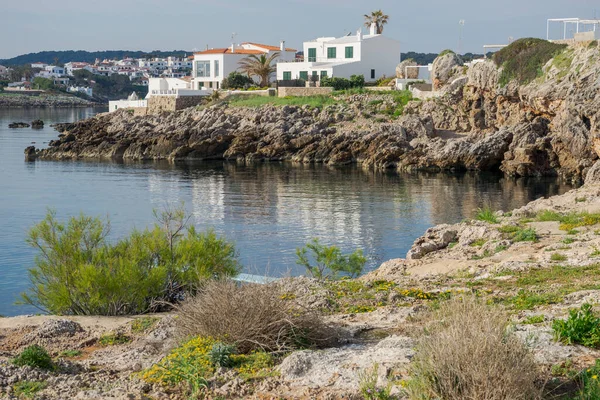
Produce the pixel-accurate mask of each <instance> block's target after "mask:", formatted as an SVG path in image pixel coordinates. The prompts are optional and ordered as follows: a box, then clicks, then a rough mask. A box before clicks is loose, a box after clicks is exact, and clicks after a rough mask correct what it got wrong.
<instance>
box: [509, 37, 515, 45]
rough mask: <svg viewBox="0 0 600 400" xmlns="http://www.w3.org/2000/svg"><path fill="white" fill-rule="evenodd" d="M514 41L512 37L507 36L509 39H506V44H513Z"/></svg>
mask: <svg viewBox="0 0 600 400" xmlns="http://www.w3.org/2000/svg"><path fill="white" fill-rule="evenodd" d="M514 41H515V38H514V37H512V36H509V37H508V44H511V43H512V42H514Z"/></svg>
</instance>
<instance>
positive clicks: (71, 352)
mask: <svg viewBox="0 0 600 400" xmlns="http://www.w3.org/2000/svg"><path fill="white" fill-rule="evenodd" d="M81 354H82V352H81V350H65V351H61V352H60V354H59V355H58V356H59V357H64V358H73V357H79V356H80V355H81Z"/></svg>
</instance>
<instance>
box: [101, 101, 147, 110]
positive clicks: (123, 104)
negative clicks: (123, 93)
mask: <svg viewBox="0 0 600 400" xmlns="http://www.w3.org/2000/svg"><path fill="white" fill-rule="evenodd" d="M138 107H148V102H147V101H146V100H116V101H109V102H108V111H109V112H113V111H117V110H119V109H121V108H138Z"/></svg>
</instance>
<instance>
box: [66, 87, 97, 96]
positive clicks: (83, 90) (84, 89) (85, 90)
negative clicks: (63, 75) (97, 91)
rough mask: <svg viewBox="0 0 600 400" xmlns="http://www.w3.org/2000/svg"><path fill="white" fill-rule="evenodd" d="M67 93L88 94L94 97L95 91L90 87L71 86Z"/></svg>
mask: <svg viewBox="0 0 600 400" xmlns="http://www.w3.org/2000/svg"><path fill="white" fill-rule="evenodd" d="M67 92H70V93H83V94H86V95H88V96H90V97H92V95H93V94H94V90H93V89H92V88H90V87H85V86H69V87H68V88H67Z"/></svg>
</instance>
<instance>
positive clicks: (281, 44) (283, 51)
mask: <svg viewBox="0 0 600 400" xmlns="http://www.w3.org/2000/svg"><path fill="white" fill-rule="evenodd" d="M279 50H280V51H281V54H283V53H285V40H282V41H281V42H279Z"/></svg>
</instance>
